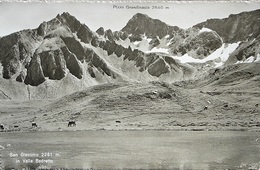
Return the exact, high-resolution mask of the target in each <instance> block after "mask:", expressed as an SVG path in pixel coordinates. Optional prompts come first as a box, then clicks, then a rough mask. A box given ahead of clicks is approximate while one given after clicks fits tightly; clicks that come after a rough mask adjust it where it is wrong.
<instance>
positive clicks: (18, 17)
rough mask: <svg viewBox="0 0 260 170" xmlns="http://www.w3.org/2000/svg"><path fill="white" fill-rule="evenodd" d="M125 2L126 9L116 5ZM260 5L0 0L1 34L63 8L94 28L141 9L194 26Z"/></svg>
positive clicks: (116, 23)
mask: <svg viewBox="0 0 260 170" xmlns="http://www.w3.org/2000/svg"><path fill="white" fill-rule="evenodd" d="M114 5H117V6H123V7H124V9H116V8H113V7H115V6H114ZM127 5H129V6H137V5H138V6H145V7H146V6H149V7H150V8H152V6H156V5H158V6H163V7H164V8H168V9H138V10H136V9H126V6H127ZM255 9H260V2H250V3H249V2H247V3H245V2H224V3H220V2H218V3H213V2H204V3H199V2H193V3H188V2H181V3H177V2H175V3H161V4H156V3H117V4H115V3H65V2H64V3H17V2H12V3H10V2H9V3H7V2H0V36H4V35H8V34H10V33H13V32H16V31H20V30H22V29H28V28H37V27H38V26H39V25H40V23H42V22H43V21H49V20H51V19H53V18H54V17H56V15H57V14H61V13H62V12H69V13H70V14H71V15H73V16H75V17H76V18H77V19H78V20H79V21H80V22H82V23H85V24H86V25H87V26H88V27H89V28H90V29H91V30H93V31H96V30H97V29H98V28H99V27H101V26H102V27H104V28H105V29H112V30H113V31H117V30H120V29H122V28H123V27H124V26H125V25H126V23H127V21H128V20H129V19H131V17H132V16H133V15H134V14H136V13H137V12H139V13H144V14H147V15H149V16H150V17H151V18H156V19H160V20H161V21H163V22H165V23H167V24H169V25H173V26H175V25H176V26H179V27H181V28H188V27H191V26H193V25H195V24H197V23H199V22H202V21H205V20H206V19H209V18H225V17H228V16H229V15H230V14H237V13H240V12H243V11H251V10H255Z"/></svg>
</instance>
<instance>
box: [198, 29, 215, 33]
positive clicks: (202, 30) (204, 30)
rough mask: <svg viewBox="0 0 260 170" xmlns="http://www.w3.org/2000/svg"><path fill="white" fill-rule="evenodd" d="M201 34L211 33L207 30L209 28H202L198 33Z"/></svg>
mask: <svg viewBox="0 0 260 170" xmlns="http://www.w3.org/2000/svg"><path fill="white" fill-rule="evenodd" d="M202 32H212V30H211V29H209V28H202V29H201V30H200V31H199V33H202Z"/></svg>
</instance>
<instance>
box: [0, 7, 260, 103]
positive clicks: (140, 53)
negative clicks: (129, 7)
mask: <svg viewBox="0 0 260 170" xmlns="http://www.w3.org/2000/svg"><path fill="white" fill-rule="evenodd" d="M259 11H260V10H257V11H251V12H244V13H241V14H237V15H230V16H229V17H228V18H225V19H221V20H220V19H210V20H207V21H206V22H203V23H199V24H197V25H195V26H193V27H191V28H189V29H181V28H179V27H177V26H170V25H167V24H166V23H164V22H162V21H160V20H158V19H152V18H150V17H149V16H147V15H144V14H140V13H137V14H136V15H134V16H133V18H132V19H130V20H129V22H128V23H127V24H126V26H125V27H124V28H123V29H122V30H120V31H115V32H113V31H112V30H110V29H109V30H104V28H103V27H100V28H99V29H98V30H96V32H94V31H91V30H90V29H89V28H88V27H87V26H86V25H85V24H83V23H80V21H78V20H77V19H76V18H75V17H74V16H71V15H70V14H69V13H66V12H65V13H63V14H61V15H57V16H56V17H55V18H54V19H52V20H50V21H48V22H43V23H41V24H40V25H39V27H38V28H36V29H32V30H22V31H19V32H16V33H13V34H10V35H7V36H4V37H2V38H1V39H0V62H1V64H2V66H1V67H2V68H0V69H1V71H0V76H1V78H0V79H1V83H0V89H1V91H0V96H1V98H3V99H14V98H21V99H35V98H56V97H60V96H64V95H66V94H70V93H73V92H76V91H79V90H82V89H85V88H86V87H89V86H93V85H98V84H104V83H113V82H140V83H145V82H150V81H164V82H169V83H172V82H176V81H181V80H189V79H193V78H200V77H201V76H202V75H203V74H205V73H207V72H208V71H209V70H210V69H212V68H214V67H219V66H223V65H229V64H234V63H237V62H249V61H250V62H251V61H258V60H260V56H259V53H260V52H259V49H260V48H259V28H258V27H257V24H258V25H259V19H258V16H259V15H258V14H259ZM249 19H250V21H247V20H249ZM243 21H244V22H246V25H243V24H244V23H243ZM247 24H248V25H247ZM222 26H223V27H222ZM241 26H243V28H241ZM225 30H229V31H231V32H229V33H228V34H226V32H225ZM240 34H241V35H242V36H239V35H240Z"/></svg>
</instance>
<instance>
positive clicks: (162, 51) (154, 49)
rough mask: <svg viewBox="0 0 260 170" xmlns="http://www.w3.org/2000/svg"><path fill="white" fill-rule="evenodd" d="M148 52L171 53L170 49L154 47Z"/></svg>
mask: <svg viewBox="0 0 260 170" xmlns="http://www.w3.org/2000/svg"><path fill="white" fill-rule="evenodd" d="M146 53H166V54H169V49H166V48H157V47H154V48H153V49H152V50H151V51H146Z"/></svg>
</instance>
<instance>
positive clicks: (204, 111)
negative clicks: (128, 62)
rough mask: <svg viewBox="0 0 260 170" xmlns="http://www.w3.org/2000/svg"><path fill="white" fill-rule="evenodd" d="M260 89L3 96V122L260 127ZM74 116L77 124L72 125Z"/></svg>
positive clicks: (151, 88)
mask: <svg viewBox="0 0 260 170" xmlns="http://www.w3.org/2000/svg"><path fill="white" fill-rule="evenodd" d="M255 88H257V87H254V91H253V90H250V89H251V88H250V87H246V88H245V87H244V88H241V87H240V86H239V87H238V86H237V85H230V84H229V85H228V86H225V85H223V86H203V88H196V87H192V83H189V84H188V86H187V84H185V83H175V84H171V85H170V84H166V83H159V82H151V83H147V84H136V83H135V84H134V83H117V84H106V85H99V86H94V87H90V88H88V89H86V90H84V91H80V92H76V93H74V94H72V95H68V96H65V97H62V98H60V99H56V100H26V101H10V100H1V101H0V120H1V122H0V123H1V124H4V125H5V130H4V131H77V130H79V131H80V130H193V131H204V130H209V131H211V130H212V131H222V130H224V131H232V130H235V131H260V116H259V115H260V114H259V113H260V106H259V107H258V102H259V101H260V92H259V90H255ZM70 120H75V122H76V126H72V127H68V122H69V121H70ZM32 122H36V123H37V127H32Z"/></svg>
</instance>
